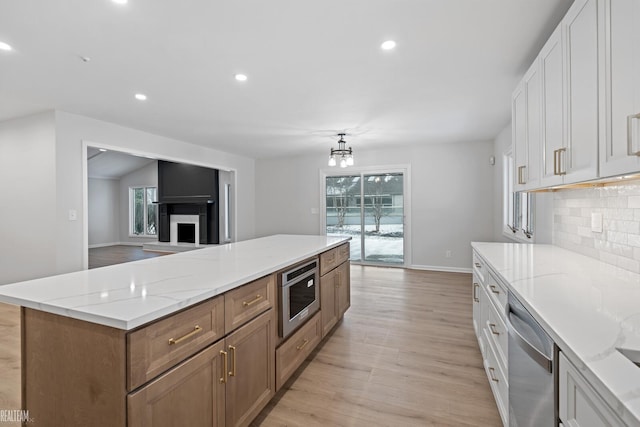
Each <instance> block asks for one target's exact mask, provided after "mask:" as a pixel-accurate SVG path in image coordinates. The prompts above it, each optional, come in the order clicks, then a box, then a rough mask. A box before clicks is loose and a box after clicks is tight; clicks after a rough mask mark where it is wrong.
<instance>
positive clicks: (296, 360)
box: [276, 313, 322, 390]
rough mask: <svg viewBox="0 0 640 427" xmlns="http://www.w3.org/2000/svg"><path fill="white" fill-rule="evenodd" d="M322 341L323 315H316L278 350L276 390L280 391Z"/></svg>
mask: <svg viewBox="0 0 640 427" xmlns="http://www.w3.org/2000/svg"><path fill="white" fill-rule="evenodd" d="M320 340H322V315H321V313H316V314H315V315H314V316H313V317H312V318H311V319H309V321H308V322H307V323H305V324H304V325H303V326H302V327H301V328H300V329H298V330H297V331H296V332H294V334H293V335H291V336H290V337H289V338H287V341H286V342H285V343H284V344H282V345H281V346H280V347H278V349H277V350H276V390H280V388H281V387H282V386H283V385H284V383H285V382H286V381H287V380H288V379H289V378H290V377H291V375H293V373H294V372H295V371H296V369H298V368H299V367H300V365H302V362H304V360H305V359H306V358H307V357H308V356H309V355H310V354H311V352H312V351H313V349H314V348H315V347H316V346H317V345H318V343H320Z"/></svg>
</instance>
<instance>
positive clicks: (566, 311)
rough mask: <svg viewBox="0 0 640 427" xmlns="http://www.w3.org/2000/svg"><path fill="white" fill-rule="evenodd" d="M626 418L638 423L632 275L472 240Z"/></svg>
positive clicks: (638, 291)
mask: <svg viewBox="0 0 640 427" xmlns="http://www.w3.org/2000/svg"><path fill="white" fill-rule="evenodd" d="M472 247H473V248H474V249H475V250H476V252H477V253H478V254H479V255H480V256H481V257H482V258H483V259H484V260H485V261H486V262H487V263H488V264H490V265H491V267H492V269H493V270H494V271H495V272H496V273H497V274H498V275H499V277H497V279H499V280H501V281H502V282H504V284H505V285H507V286H508V287H509V288H510V290H511V291H512V292H513V293H514V294H515V295H516V297H517V298H518V299H519V300H520V302H522V304H523V305H524V306H525V307H527V309H528V310H529V311H530V312H531V314H532V315H533V316H534V317H535V318H536V320H537V321H538V322H539V323H540V325H542V327H543V328H544V329H545V330H546V331H547V333H548V334H549V335H550V336H551V337H552V338H553V339H554V341H555V342H556V344H557V345H558V347H559V348H560V350H561V351H562V352H564V354H565V355H566V356H567V358H568V359H569V360H570V361H571V362H573V364H574V365H575V366H576V367H577V368H578V370H579V371H580V372H581V373H582V375H584V376H585V378H586V379H587V380H588V381H589V382H590V383H591V384H592V385H593V387H594V388H595V389H596V390H597V392H598V393H599V394H600V395H601V396H602V397H603V398H604V399H605V400H606V401H607V403H608V404H609V405H610V406H611V408H613V410H614V411H615V412H616V413H617V414H618V415H619V416H620V418H621V419H622V420H623V421H624V422H625V423H627V424H629V425H633V426H640V367H637V366H636V365H635V364H633V363H632V362H631V361H629V360H628V359H627V358H625V357H624V356H623V355H622V354H621V353H620V352H619V351H617V350H616V349H617V348H625V349H630V350H635V351H638V352H640V275H638V274H636V273H631V272H629V271H626V270H623V269H620V268H618V267H614V266H611V265H609V264H605V263H603V262H600V261H597V260H595V259H592V258H589V257H586V256H583V255H580V254H577V253H574V252H571V251H568V250H565V249H562V248H559V247H557V246H551V245H530V244H517V243H472ZM638 354H640V353H638Z"/></svg>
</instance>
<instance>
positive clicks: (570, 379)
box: [558, 352, 625, 427]
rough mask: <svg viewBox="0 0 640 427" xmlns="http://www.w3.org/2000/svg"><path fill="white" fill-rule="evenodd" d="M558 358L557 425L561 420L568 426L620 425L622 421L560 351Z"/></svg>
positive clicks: (600, 426) (595, 426)
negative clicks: (558, 419) (558, 416)
mask: <svg viewBox="0 0 640 427" xmlns="http://www.w3.org/2000/svg"><path fill="white" fill-rule="evenodd" d="M559 360H560V367H559V373H558V377H559V384H558V385H559V391H558V398H559V408H558V409H559V415H560V425H563V423H564V425H567V426H571V427H602V426H611V427H614V426H624V425H625V424H624V423H623V422H622V421H621V420H620V419H619V418H618V416H617V415H616V414H615V413H614V412H613V410H611V409H610V408H609V406H608V405H607V404H606V403H605V402H604V400H603V399H602V398H601V397H600V396H599V395H598V393H597V392H596V391H595V390H594V389H593V388H592V387H591V386H590V385H589V383H588V382H587V380H586V379H585V378H584V377H583V376H582V374H580V372H579V371H578V370H577V369H576V367H575V366H573V364H572V363H571V362H569V360H568V359H567V358H566V357H565V356H564V354H562V352H560V358H559Z"/></svg>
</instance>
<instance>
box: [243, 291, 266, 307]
mask: <svg viewBox="0 0 640 427" xmlns="http://www.w3.org/2000/svg"><path fill="white" fill-rule="evenodd" d="M261 299H262V295H260V294H258V295H256V297H255V298H254V299H252V300H251V301H249V302H247V301H242V305H243V306H244V307H250V306H252V305H253V304H255V303H257V302H258V301H260V300H261Z"/></svg>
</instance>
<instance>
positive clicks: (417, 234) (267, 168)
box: [256, 141, 494, 271]
mask: <svg viewBox="0 0 640 427" xmlns="http://www.w3.org/2000/svg"><path fill="white" fill-rule="evenodd" d="M353 148H354V154H355V160H356V166H381V167H384V166H385V165H401V164H410V165H411V177H410V179H411V199H412V202H411V203H412V211H411V221H412V236H411V243H412V247H411V252H412V260H411V266H413V267H416V268H433V267H435V268H442V269H449V270H452V271H456V270H460V269H462V270H465V271H467V270H468V269H469V268H470V266H471V248H470V242H471V241H474V240H475V241H489V240H491V239H492V237H493V234H494V233H493V215H494V203H493V197H494V196H493V185H494V184H493V166H491V165H490V164H489V157H490V156H491V155H492V154H493V142H492V141H490V142H473V143H458V144H433V145H425V146H422V147H413V148H410V147H409V148H398V149H397V150H393V151H392V150H386V151H385V150H380V151H364V150H362V149H359V147H358V146H357V144H356V145H354V147H353ZM326 161H327V158H326V156H323V155H314V156H304V157H297V158H276V159H261V160H257V161H256V209H257V212H256V235H258V236H264V235H269V234H275V233H300V234H317V233H323V230H321V229H320V216H319V215H318V214H313V213H311V209H312V208H319V207H320V173H319V171H320V170H321V169H322V170H325V169H326V170H328V169H329V168H328V167H327V163H326ZM346 172H347V173H348V169H346ZM447 249H449V250H451V251H452V257H451V258H446V257H445V252H446V250H447Z"/></svg>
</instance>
